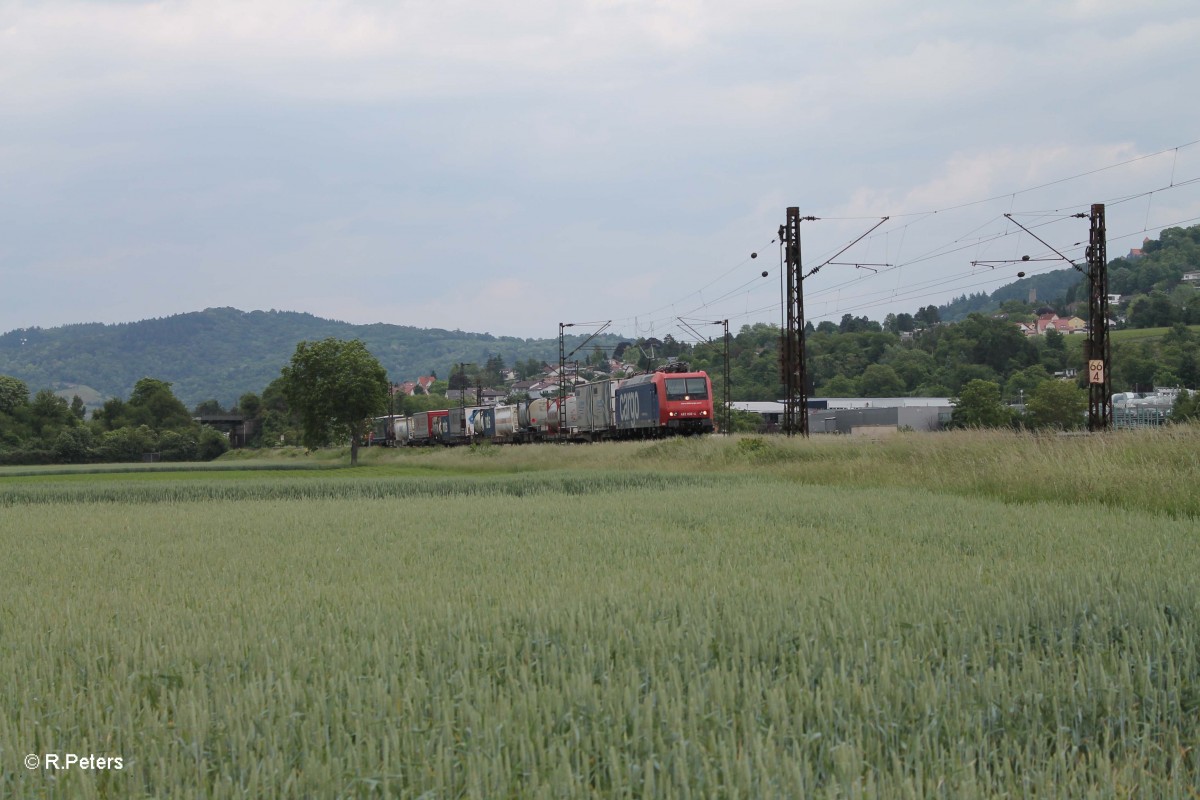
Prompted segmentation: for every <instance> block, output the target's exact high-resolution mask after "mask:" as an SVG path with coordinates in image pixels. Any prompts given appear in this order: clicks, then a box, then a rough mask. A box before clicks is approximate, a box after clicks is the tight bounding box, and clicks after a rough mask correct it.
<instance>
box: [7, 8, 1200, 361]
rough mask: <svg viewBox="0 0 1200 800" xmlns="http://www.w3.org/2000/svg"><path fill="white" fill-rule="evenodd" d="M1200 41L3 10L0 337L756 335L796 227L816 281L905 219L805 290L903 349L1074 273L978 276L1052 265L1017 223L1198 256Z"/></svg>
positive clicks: (1143, 19)
mask: <svg viewBox="0 0 1200 800" xmlns="http://www.w3.org/2000/svg"><path fill="white" fill-rule="evenodd" d="M1197 42H1200V4H1197V3H1196V2H1195V0H1177V1H1176V0H1160V1H1158V2H1155V1H1153V0H1151V1H1149V2H1141V3H1130V2H1128V1H1127V0H1124V1H1122V2H1117V1H1116V0H1077V1H1076V2H1004V1H1002V0H998V1H997V2H988V3H965V2H962V0H922V2H918V3H903V4H902V3H894V2H881V1H880V0H862V1H860V2H854V1H853V0H850V1H847V2H827V1H826V2H819V3H818V2H797V0H786V1H784V0H779V1H778V2H776V1H775V0H739V2H728V1H727V0H726V1H723V2H691V1H689V0H663V1H661V2H652V1H649V0H647V1H645V2H642V1H639V0H624V1H622V0H608V1H605V2H600V1H595V0H593V1H589V2H572V1H571V0H510V2H505V3H496V2H474V1H473V0H471V1H469V2H468V1H460V0H393V1H392V2H366V1H365V0H362V1H359V0H340V1H339V0H326V1H324V2H306V1H305V0H264V1H263V2H254V1H253V0H178V1H173V0H166V1H165V2H137V0H124V1H122V2H59V1H57V0H44V1H42V2H11V1H10V0H0V330H3V331H7V330H11V329H13V328H18V327H30V326H41V327H51V326H55V325H61V324H65V323H74V322H90V321H100V322H124V321H134V320H139V319H144V318H149V317H159V316H167V315H170V314H176V313H180V312H187V311H198V310H201V309H204V308H207V307H210V306H235V307H237V308H241V309H245V310H250V309H271V308H275V309H280V310H289V311H307V312H311V313H313V314H316V315H318V316H322V317H328V318H333V319H341V320H346V321H350V322H359V323H369V322H388V323H396V324H405V325H416V326H420V327H440V328H449V329H455V328H458V329H461V330H464V331H478V332H490V333H493V334H496V335H512V336H531V337H553V336H556V335H557V333H558V323H559V322H578V323H590V322H594V321H604V320H610V319H611V320H613V321H614V322H613V328H614V329H615V330H616V331H618V332H621V333H624V334H625V335H627V336H633V335H638V334H641V335H650V334H655V335H659V336H662V335H664V334H666V333H673V334H674V335H675V336H676V337H677V338H681V337H682V336H683V334H681V333H680V331H679V329H678V323H677V322H676V320H675V318H676V317H684V318H686V319H691V320H717V319H723V318H729V319H730V324H731V326H732V327H733V328H734V330H736V329H737V328H738V327H739V326H741V325H743V324H747V323H750V322H756V321H767V322H778V320H779V250H778V244H777V243H774V242H773V241H772V240H773V239H774V238H775V237H776V233H777V230H778V227H779V225H780V224H781V223H782V222H783V221H784V215H785V209H786V208H787V207H788V206H797V207H799V208H800V211H801V213H802V214H804V215H813V216H817V217H821V218H822V219H820V220H819V221H816V222H805V223H803V224H802V226H801V230H802V235H803V236H802V241H803V253H804V262H805V265H806V268H812V267H815V266H818V265H820V264H821V263H822V262H823V261H825V260H827V259H828V258H829V257H830V256H832V255H834V253H836V252H837V251H838V250H839V249H840V248H841V247H842V246H844V245H845V244H847V243H849V242H850V241H852V240H853V239H854V238H855V237H857V236H859V235H860V234H861V233H863V232H864V231H866V230H867V229H869V228H870V227H871V226H872V225H874V224H875V222H877V221H878V220H879V218H880V217H882V216H885V215H890V216H891V217H892V218H891V219H890V220H889V221H888V222H886V223H884V225H882V226H881V227H879V228H878V229H876V231H875V234H874V235H872V236H871V237H869V238H867V239H864V240H863V241H862V242H861V243H859V244H858V245H856V246H855V247H853V248H851V249H850V250H848V251H847V252H846V253H844V254H843V255H842V256H839V257H838V258H836V259H834V261H835V263H832V264H829V265H827V266H824V267H822V268H821V269H820V271H819V273H817V274H814V275H812V276H810V277H809V278H808V279H807V280H806V281H805V296H806V301H807V311H808V316H809V318H810V319H813V320H814V321H820V320H822V319H832V320H834V321H837V320H838V319H840V318H841V316H842V314H844V313H853V314H854V315H856V316H858V315H866V316H869V317H872V318H874V319H882V318H883V317H884V315H886V314H887V313H888V312H902V311H909V312H911V311H915V310H916V309H917V308H918V307H920V306H922V305H927V304H929V303H939V302H945V301H947V300H948V299H950V298H951V297H953V296H956V295H959V294H962V293H964V292H976V291H991V290H992V289H994V288H996V287H997V286H999V285H1002V284H1004V283H1009V282H1011V281H1013V280H1015V279H1016V271H1017V269H1019V268H1024V269H1026V270H1027V271H1029V272H1031V273H1033V272H1036V271H1038V270H1043V269H1055V268H1060V267H1062V266H1064V264H1062V263H1057V264H1055V263H1050V262H1031V263H1030V264H1026V265H1024V266H1023V267H1019V266H1017V265H997V266H975V267H972V265H971V262H972V261H978V260H992V261H998V260H1004V259H1009V258H1018V257H1019V256H1021V255H1033V256H1034V257H1039V256H1041V255H1044V254H1045V253H1046V252H1047V251H1046V249H1045V247H1043V246H1042V245H1040V244H1038V243H1037V242H1036V240H1034V239H1032V238H1031V237H1030V236H1028V235H1027V234H1023V233H1020V235H1018V234H1019V229H1018V228H1016V227H1015V226H1014V225H1013V224H1012V223H1010V222H1008V221H1007V220H1006V219H1005V218H1004V216H1003V215H1004V214H1005V213H1006V212H1011V213H1013V214H1014V215H1016V218H1017V219H1019V220H1022V221H1023V222H1024V223H1025V224H1026V225H1028V226H1033V225H1035V224H1036V225H1042V226H1043V227H1040V228H1036V229H1035V230H1037V232H1038V234H1039V236H1041V237H1042V238H1044V239H1046V241H1047V242H1048V243H1050V244H1052V245H1053V246H1054V247H1055V248H1057V249H1060V250H1062V251H1063V252H1064V253H1066V254H1067V255H1069V256H1071V257H1073V258H1078V259H1082V258H1083V253H1082V248H1079V247H1076V248H1074V249H1071V248H1072V246H1073V245H1074V244H1075V243H1076V242H1080V241H1086V239H1087V230H1088V224H1087V221H1086V220H1078V219H1066V220H1065V221H1058V222H1056V221H1055V220H1056V219H1058V218H1059V217H1063V216H1065V215H1067V214H1070V213H1073V212H1077V211H1084V210H1086V209H1087V206H1088V205H1089V204H1091V203H1095V202H1106V203H1108V204H1109V205H1108V231H1109V237H1110V240H1109V245H1108V250H1109V255H1110V257H1114V256H1116V255H1119V254H1121V253H1124V252H1127V251H1128V249H1129V248H1130V247H1134V246H1138V245H1139V244H1140V242H1141V240H1142V238H1143V236H1156V235H1157V234H1158V231H1159V230H1160V229H1161V228H1162V227H1164V226H1167V225H1171V224H1196V223H1198V222H1200V182H1198V183H1194V184H1190V185H1183V186H1180V185H1179V184H1185V183H1186V182H1187V181H1189V180H1194V179H1196V178H1200V144H1190V143H1192V142H1194V141H1196V140H1200V105H1198V104H1197V103H1196V99H1195V98H1196V91H1197V85H1200V47H1198V46H1197V44H1196V43H1197ZM1189 144H1190V146H1185V145H1189ZM1156 153H1157V154H1158V155H1153V154H1156ZM1126 162H1128V163H1126ZM1121 164H1123V166H1117V165H1121ZM1085 173H1091V174H1088V175H1084V174H1085ZM1080 175H1084V177H1078V178H1075V179H1074V180H1067V181H1063V182H1059V183H1054V184H1053V185H1052V186H1043V185H1044V184H1048V183H1051V182H1055V181H1059V180H1060V179H1063V178H1072V177H1073V176H1080ZM1172 184H1174V187H1173V188H1171V187H1172ZM1035 187H1042V188H1035ZM1026 190H1028V191H1026ZM1151 190H1159V191H1155V192H1154V193H1153V194H1149V195H1146V194H1144V193H1146V192H1149V191H1151ZM1135 195H1136V197H1132V198H1131V196H1135ZM1123 198H1131V199H1125V200H1124V202H1117V201H1118V200H1121V199H1123ZM981 200H987V201H988V202H978V203H977V202H975V201H981ZM968 203H970V204H971V205H966V206H965V207H958V206H961V205H962V204H968ZM956 207H958V208H956ZM932 211H938V212H939V213H937V214H927V213H923V212H932ZM1029 212H1054V213H1057V216H1052V215H1051V216H1040V215H1034V214H1029ZM1022 215H1024V216H1022ZM847 217H857V218H860V219H844V218H847ZM838 218H842V219H838ZM1005 234H1007V235H1005ZM752 252H757V253H758V256H759V257H758V258H757V259H751V258H750V253H752ZM842 262H845V263H842ZM855 263H861V264H871V265H874V266H871V267H867V266H864V267H859V268H856V267H855V266H853V265H854V264H855ZM879 265H890V266H879ZM763 270H766V271H767V272H768V273H769V274H768V276H767V277H766V278H762V277H761V276H760V273H761V272H762V271H763ZM700 330H702V331H703V332H705V333H709V331H710V330H711V329H706V328H703V327H700ZM714 332H715V331H714Z"/></svg>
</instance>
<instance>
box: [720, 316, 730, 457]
mask: <svg viewBox="0 0 1200 800" xmlns="http://www.w3.org/2000/svg"><path fill="white" fill-rule="evenodd" d="M721 324H722V325H723V326H725V335H724V336H723V337H722V339H723V341H724V342H725V371H724V372H723V373H722V375H721V390H722V394H723V395H724V403H725V413H724V415H723V416H722V418H721V432H722V433H724V434H725V435H726V436H729V435H730V434H731V433H733V431H731V430H730V429H729V425H730V416H731V415H732V413H733V412H732V411H731V410H730V405H729V398H730V393H729V320H727V319H723V320H721Z"/></svg>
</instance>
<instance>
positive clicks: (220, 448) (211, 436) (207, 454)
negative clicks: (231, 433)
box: [195, 425, 229, 461]
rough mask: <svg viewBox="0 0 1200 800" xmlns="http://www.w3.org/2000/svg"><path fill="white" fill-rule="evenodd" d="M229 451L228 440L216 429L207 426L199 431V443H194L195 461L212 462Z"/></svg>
mask: <svg viewBox="0 0 1200 800" xmlns="http://www.w3.org/2000/svg"><path fill="white" fill-rule="evenodd" d="M228 449H229V440H228V439H226V438H225V436H224V435H223V434H222V433H221V432H220V431H218V430H217V429H216V428H210V427H208V426H207V425H205V426H204V427H202V428H201V429H200V441H198V442H197V443H196V456H195V457H196V460H197V461H212V460H213V459H214V458H217V457H218V456H221V455H223V454H224V453H225V451H227V450H228Z"/></svg>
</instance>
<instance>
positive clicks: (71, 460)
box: [52, 426, 95, 464]
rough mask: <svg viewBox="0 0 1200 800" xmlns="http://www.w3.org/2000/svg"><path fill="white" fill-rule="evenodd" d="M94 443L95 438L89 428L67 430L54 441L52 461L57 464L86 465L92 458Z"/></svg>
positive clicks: (79, 427) (80, 427)
mask: <svg viewBox="0 0 1200 800" xmlns="http://www.w3.org/2000/svg"><path fill="white" fill-rule="evenodd" d="M94 443H95V437H94V436H93V435H92V431H91V430H90V429H89V428H85V427H83V426H78V427H75V428H67V429H65V430H63V431H62V432H60V433H59V434H58V436H57V437H56V438H55V440H54V446H53V448H52V451H53V453H54V460H55V462H57V463H59V464H86V463H87V462H88V461H90V460H91V458H92V445H93V444H94Z"/></svg>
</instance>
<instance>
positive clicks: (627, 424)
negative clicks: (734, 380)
mask: <svg viewBox="0 0 1200 800" xmlns="http://www.w3.org/2000/svg"><path fill="white" fill-rule="evenodd" d="M616 417H617V435H618V436H621V437H629V436H670V435H674V434H685V435H686V434H692V433H712V432H713V399H712V381H710V380H709V378H708V373H706V372H692V371H689V368H688V367H687V366H686V365H679V366H674V365H672V366H668V367H666V368H664V369H661V370H659V371H657V372H651V373H648V374H645V375H636V376H634V377H632V378H629V379H627V380H624V381H622V382H621V385H620V386H619V387H618V388H617V391H616Z"/></svg>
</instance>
